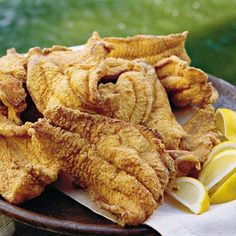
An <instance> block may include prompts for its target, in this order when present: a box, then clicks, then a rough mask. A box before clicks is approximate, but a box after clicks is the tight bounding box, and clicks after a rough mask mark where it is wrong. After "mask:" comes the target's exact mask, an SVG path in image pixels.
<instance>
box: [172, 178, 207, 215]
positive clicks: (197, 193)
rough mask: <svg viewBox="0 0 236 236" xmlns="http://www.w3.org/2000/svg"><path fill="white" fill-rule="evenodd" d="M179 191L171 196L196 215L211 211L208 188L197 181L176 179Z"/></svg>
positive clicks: (175, 191)
mask: <svg viewBox="0 0 236 236" xmlns="http://www.w3.org/2000/svg"><path fill="white" fill-rule="evenodd" d="M176 185H177V190H173V191H171V192H169V194H170V195H171V196H172V197H173V198H174V199H176V200H177V201H178V202H180V203H181V204H183V205H184V206H185V207H187V208H188V209H190V210H191V211H192V212H194V213H195V214H201V213H203V212H205V211H207V210H208V209H209V204H210V201H209V196H208V193H207V190H206V188H205V187H204V186H203V185H202V183H201V182H199V181H198V180H197V179H194V178H191V177H179V178H177V179H176Z"/></svg>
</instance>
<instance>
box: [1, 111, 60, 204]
mask: <svg viewBox="0 0 236 236" xmlns="http://www.w3.org/2000/svg"><path fill="white" fill-rule="evenodd" d="M30 126H31V124H30V123H26V124H25V125H24V126H17V125H16V124H15V123H13V122H11V121H9V120H8V119H7V118H5V117H3V116H1V115H0V148H1V152H0V194H1V195H2V196H3V197H4V198H5V199H6V200H7V201H8V202H10V203H12V204H20V203H23V202H24V201H26V200H29V199H31V198H34V197H37V196H38V195H40V194H41V193H42V191H43V190H44V188H45V186H46V185H48V184H50V183H52V182H54V181H55V180H56V178H57V174H58V171H59V168H58V167H59V165H57V164H56V163H55V162H52V161H51V160H50V159H49V158H47V157H46V156H45V154H44V152H43V150H40V149H39V148H38V147H37V146H35V145H33V143H32V140H31V137H30V136H29V135H28V129H29V128H30Z"/></svg>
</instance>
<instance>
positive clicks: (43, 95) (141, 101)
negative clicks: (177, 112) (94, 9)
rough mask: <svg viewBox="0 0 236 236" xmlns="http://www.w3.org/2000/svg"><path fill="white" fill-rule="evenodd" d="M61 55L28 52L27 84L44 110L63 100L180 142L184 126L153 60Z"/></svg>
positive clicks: (176, 143) (169, 141) (172, 142)
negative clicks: (66, 59) (86, 59)
mask: <svg viewBox="0 0 236 236" xmlns="http://www.w3.org/2000/svg"><path fill="white" fill-rule="evenodd" d="M100 47H101V46H100ZM98 48H99V47H98ZM74 53H75V56H76V55H78V54H77V52H74ZM94 53H95V52H94ZM71 54H73V52H70V55H71ZM97 54H98V55H99V54H100V53H98V52H97ZM56 55H57V56H58V59H57V61H58V62H56V60H55V56H56ZM66 55H67V52H66ZM66 55H65V57H67V56H66ZM95 55H96V54H95ZM62 56H63V53H62V52H60V53H57V54H56V52H55V53H54V54H53V56H52V55H51V54H49V55H44V54H43V53H39V54H37V53H35V54H33V55H32V56H30V57H29V64H28V77H27V88H28V90H29V92H30V94H31V96H32V98H33V100H34V102H35V104H36V106H37V108H38V109H39V111H40V112H43V111H44V110H45V109H46V108H52V107H54V106H56V105H59V106H64V107H68V108H72V109H76V110H80V111H83V112H88V113H95V114H101V115H104V116H108V117H112V118H117V119H120V120H124V121H127V122H131V123H133V124H142V125H144V126H147V127H148V128H152V129H154V130H155V131H156V132H157V133H159V135H160V136H161V139H162V141H163V142H164V144H165V145H166V147H167V148H168V149H171V148H172V149H173V148H178V146H179V144H180V140H181V138H183V137H184V136H185V132H184V130H183V129H182V127H181V126H180V125H179V124H178V123H177V121H176V120H175V117H174V115H173V114H172V111H171V108H170V104H169V100H168V97H167V94H166V92H165V90H164V89H163V87H162V85H161V83H160V82H159V80H158V79H157V77H156V73H155V70H154V68H153V67H152V66H150V65H148V64H146V63H144V62H135V61H129V60H124V59H116V58H105V59H104V58H101V57H100V59H98V60H96V58H97V57H95V58H94V59H92V58H93V56H92V55H91V54H90V55H89V56H88V57H87V58H90V59H91V61H93V62H92V63H91V62H90V60H89V59H88V61H87V62H85V61H84V60H83V61H82V62H81V63H80V62H79V60H78V61H77V62H76V63H74V62H73V63H72V64H71V63H68V61H67V63H63V64H62V62H60V61H63V59H62V60H60V58H61V57H62Z"/></svg>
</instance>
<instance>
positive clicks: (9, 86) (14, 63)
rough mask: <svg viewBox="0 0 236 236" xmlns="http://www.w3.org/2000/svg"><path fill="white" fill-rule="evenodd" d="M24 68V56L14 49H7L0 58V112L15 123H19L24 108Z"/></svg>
mask: <svg viewBox="0 0 236 236" xmlns="http://www.w3.org/2000/svg"><path fill="white" fill-rule="evenodd" d="M25 68H26V59H25V57H24V56H21V55H19V54H17V53H16V51H15V49H9V50H8V51H7V55H6V56H3V57H2V58H0V102H1V105H0V106H1V109H0V113H1V114H2V115H5V116H6V117H8V119H9V120H11V121H14V122H15V123H17V124H21V120H20V113H21V112H23V111H24V110H25V109H26V102H25V99H26V93H25V90H24V88H23V83H24V82H25V80H26V69H25Z"/></svg>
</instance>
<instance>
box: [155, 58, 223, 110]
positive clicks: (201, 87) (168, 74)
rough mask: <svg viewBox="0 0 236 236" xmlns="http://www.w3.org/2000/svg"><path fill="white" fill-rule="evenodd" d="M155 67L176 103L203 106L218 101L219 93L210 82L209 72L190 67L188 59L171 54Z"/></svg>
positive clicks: (181, 105) (178, 104)
mask: <svg viewBox="0 0 236 236" xmlns="http://www.w3.org/2000/svg"><path fill="white" fill-rule="evenodd" d="M155 69H156V73H157V76H158V78H159V79H160V81H161V83H162V85H163V86H164V88H165V89H166V91H167V93H168V94H169V96H170V99H171V101H172V102H173V103H174V104H175V105H177V106H179V107H183V106H186V105H188V104H193V105H196V106H198V107H203V106H205V105H207V104H213V103H215V102H216V100H217V98H218V93H217V91H216V89H215V88H214V87H213V86H212V84H211V83H209V82H208V76H207V74H206V73H204V72H203V71H202V70H200V69H197V68H194V67H190V66H189V65H188V63H187V62H186V61H184V60H181V59H180V58H178V57H176V56H171V57H169V58H165V59H163V60H161V61H159V62H158V63H157V64H156V65H155Z"/></svg>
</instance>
